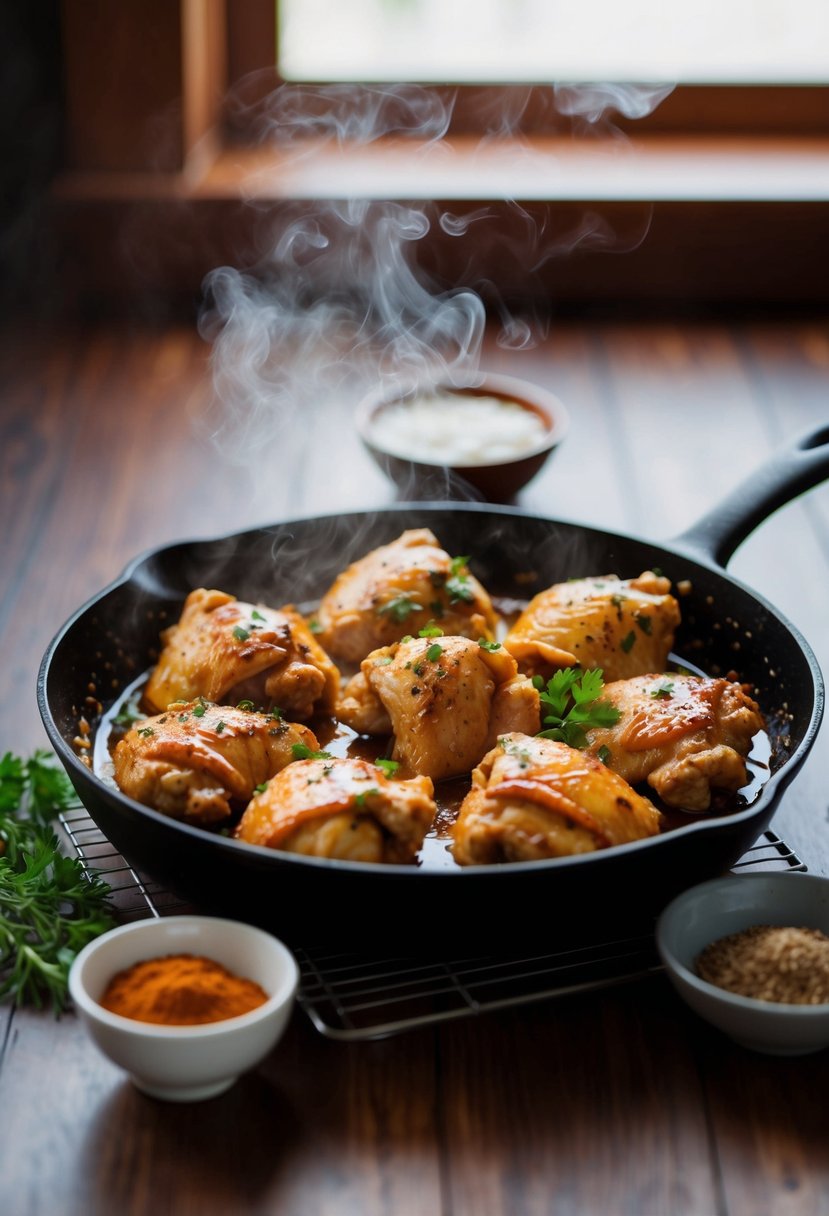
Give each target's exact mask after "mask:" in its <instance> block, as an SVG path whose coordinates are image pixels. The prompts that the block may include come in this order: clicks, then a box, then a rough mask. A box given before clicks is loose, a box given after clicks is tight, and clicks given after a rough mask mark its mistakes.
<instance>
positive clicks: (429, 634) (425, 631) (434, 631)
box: [417, 621, 443, 638]
mask: <svg viewBox="0 0 829 1216" xmlns="http://www.w3.org/2000/svg"><path fill="white" fill-rule="evenodd" d="M417 636H418V637H419V638H442V637H443V630H442V629H441V627H440V625H436V624H435V622H434V621H429V624H428V625H424V627H423V628H422V629H418V631H417Z"/></svg>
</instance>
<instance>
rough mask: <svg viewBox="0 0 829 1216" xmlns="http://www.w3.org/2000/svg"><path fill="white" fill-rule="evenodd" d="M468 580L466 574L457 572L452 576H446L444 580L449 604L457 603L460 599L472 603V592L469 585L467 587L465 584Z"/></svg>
mask: <svg viewBox="0 0 829 1216" xmlns="http://www.w3.org/2000/svg"><path fill="white" fill-rule="evenodd" d="M468 582H469V575H468V574H458V575H456V576H455V577H454V578H448V579H447V580H446V590H447V591H448V592H449V603H450V604H457V603H460V602H461V601H463V603H466V604H471V603H472V601H473V600H474V598H475V596H474V595H473V593H472V589H471V587H467V585H466V584H467V583H468Z"/></svg>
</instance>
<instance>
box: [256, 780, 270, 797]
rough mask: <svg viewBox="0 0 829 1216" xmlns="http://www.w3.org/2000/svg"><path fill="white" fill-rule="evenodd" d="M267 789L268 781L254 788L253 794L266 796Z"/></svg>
mask: <svg viewBox="0 0 829 1216" xmlns="http://www.w3.org/2000/svg"><path fill="white" fill-rule="evenodd" d="M267 788H268V783H267V781H260V782H259V784H258V785H255V786H254V787H253V792H254V794H264V792H265V790H266V789H267Z"/></svg>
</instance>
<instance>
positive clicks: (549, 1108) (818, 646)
mask: <svg viewBox="0 0 829 1216" xmlns="http://www.w3.org/2000/svg"><path fill="white" fill-rule="evenodd" d="M208 355H209V351H208V348H207V347H206V346H205V345H204V344H203V343H202V341H201V340H200V339H199V338H198V337H197V336H196V334H195V332H194V331H193V330H192V329H190V328H188V327H179V328H168V329H164V330H163V331H150V330H139V329H131V328H129V327H126V326H111V327H100V328H97V329H94V330H78V331H76V332H72V331H70V330H68V329H61V330H60V331H59V332H45V331H34V332H31V331H25V330H17V331H15V332H14V333H9V334H7V335H6V337H5V338H4V339H3V341H2V349H1V350H0V360H1V361H2V397H1V398H0V418H1V419H2V425H1V427H0V462H2V482H0V518H1V519H2V532H0V535H1V536H2V542H1V543H2V550H3V560H2V566H0V569H2V576H0V629H1V630H2V632H1V633H0V673H2V693H3V695H2V697H0V751H5V750H8V749H11V750H14V751H17V752H20V753H28V752H30V751H31V750H32V749H33V748H35V747H37V746H41V745H43V744H44V742H45V735H44V732H43V729H42V727H41V725H40V722H39V718H38V715H37V708H36V705H35V697H34V687H35V679H36V672H37V666H38V663H39V660H40V657H41V655H42V653H43V651H44V649H45V648H46V646H47V644H48V642H49V640H50V638H51V636H52V635H53V634H54V632H55V631H56V630H57V629H58V627H59V626H60V625H61V624H62V622H63V621H64V620H65V619H66V617H67V616H68V615H69V614H70V613H71V612H72V611H73V610H74V609H75V608H76V607H77V606H78V605H79V604H81V603H82V602H83V601H84V600H85V599H86V598H88V597H89V596H91V595H92V594H94V593H95V592H96V591H97V590H98V589H99V588H100V587H101V586H103V585H104V584H105V583H107V582H108V581H109V580H110V579H112V578H113V577H115V576H116V575H117V574H118V573H119V571H120V570H121V568H122V567H123V565H124V564H125V563H126V562H127V560H129V559H130V558H131V557H132V556H134V555H135V554H136V553H138V552H139V551H141V550H142V549H144V548H147V547H150V546H155V545H157V544H159V543H162V542H165V541H167V540H172V539H180V538H187V537H195V536H210V535H215V534H217V533H221V532H225V531H230V530H234V529H237V528H240V527H244V526H248V525H256V524H259V523H263V522H269V521H273V520H276V519H279V518H284V517H287V516H293V515H298V514H306V513H316V512H320V511H337V510H339V509H344V508H348V507H377V508H378V509H381V508H382V506H383V505H384V504H386V503H389V502H390V501H392V499H393V492H392V490H391V488H390V487H389V485H388V484H387V483H386V481H385V480H384V478H383V477H382V475H381V474H380V473H379V472H378V471H377V470H376V469H375V468H374V467H373V465H372V464H371V463H370V461H369V460H368V458H367V456H366V455H365V454H364V453H363V452H362V450H361V448H360V445H359V441H358V440H357V438H356V437H355V435H354V432H353V430H352V428H351V426H350V413H349V411H348V409H347V408H346V407H345V406H344V405H343V404H342V402H339V401H337V400H335V399H329V398H325V397H323V396H321V397H320V398H319V399H317V400H315V401H313V402H311V403H307V404H306V405H305V406H304V407H303V409H302V410H301V411H299V412H296V413H294V414H293V415H292V416H291V417H290V418H289V419H287V420H286V424H285V426H283V428H282V429H281V432H280V434H279V435H278V436H277V437H276V439H275V441H274V443H273V444H272V445H271V446H270V447H264V448H263V447H261V446H260V447H258V448H257V449H256V451H255V454H254V457H253V459H252V462H251V463H250V464H249V465H248V466H247V467H245V466H236V465H233V464H231V463H230V462H229V461H228V460H227V459H226V458H225V457H224V456H223V455H222V454H221V452H220V451H219V450H218V449H217V448H216V446H215V445H214V444H213V443H212V442H211V440H210V439H209V437H208V436H207V435H206V434H205V428H204V427H203V426H200V425H199V420H200V419H202V420H203V418H204V410H205V406H206V403H207V401H208V399H209V397H210V392H211V389H210V376H209V369H208ZM483 363H484V365H485V366H486V367H488V368H490V369H491V370H501V371H506V372H512V373H514V374H517V375H523V376H526V377H527V378H529V379H532V380H536V381H538V382H539V383H543V384H545V385H546V386H548V387H549V388H551V389H553V390H554V391H556V392H558V393H559V395H560V396H561V397H562V398H563V399H564V400H565V401H566V403H567V404H568V406H569V408H570V410H571V414H572V430H571V433H570V436H569V437H568V439H567V441H566V443H565V444H564V445H563V447H562V448H561V450H560V451H559V452H558V453H557V454H556V456H555V457H554V459H553V460H552V461H551V462H550V463H549V464H548V466H547V467H546V468H545V469H544V470H543V472H542V473H541V474H540V475H539V477H538V478H537V479H536V481H535V482H534V483H533V484H532V485H531V486H530V487H529V488H528V489H527V490H526V491H525V492H524V494H523V495H522V497H521V500H520V501H521V504H522V505H524V506H526V508H527V509H528V510H531V511H536V512H542V513H545V514H549V515H550V516H552V517H555V518H562V519H567V520H574V521H577V522H583V523H589V524H595V525H600V526H602V525H603V526H607V527H609V528H612V529H618V530H622V531H635V532H637V533H640V534H643V535H645V536H648V537H651V538H653V539H655V540H664V539H669V538H671V537H672V536H674V535H676V534H678V533H679V532H681V531H682V530H683V529H684V528H686V527H687V526H688V525H690V524H691V523H692V522H693V521H694V520H695V519H696V518H697V517H698V516H700V515H701V514H702V513H703V512H704V511H705V510H707V509H708V508H709V507H711V506H713V505H714V504H715V503H716V502H717V501H718V499H719V498H721V497H722V496H723V495H724V494H725V493H726V492H727V491H728V490H729V489H730V488H731V487H732V486H733V485H735V484H736V483H737V482H738V481H739V479H740V478H742V477H743V476H744V475H746V474H748V473H749V472H750V471H751V470H753V469H754V468H755V467H756V466H757V465H759V464H760V463H761V462H762V461H763V460H764V459H765V458H766V457H768V456H769V455H770V454H771V453H772V452H773V451H774V450H775V449H776V448H777V447H778V446H779V445H780V444H781V443H782V442H783V441H784V440H785V439H786V437H787V436H789V435H794V434H797V433H799V432H801V431H803V430H805V429H806V428H807V427H810V426H817V425H820V424H823V423H825V422H827V421H829V326H827V325H826V323H825V320H824V319H823V318H819V319H816V320H813V321H799V322H797V323H794V322H793V323H786V324H783V323H777V324H771V323H769V324H762V325H761V324H752V325H740V324H718V325H693V326H685V325H679V324H672V323H669V322H666V323H663V324H648V325H644V324H643V325H636V326H633V325H631V326H619V325H616V326H602V325H590V326H574V325H569V326H561V327H555V328H553V330H552V331H551V334H550V336H549V338H547V339H545V340H544V341H543V342H542V343H541V344H540V345H539V346H538V347H536V348H535V349H534V350H529V351H524V352H508V351H505V350H503V349H501V348H500V347H499V346H498V345H497V344H496V343H495V342H494V340H488V342H487V344H486V347H485V352H484V358H483ZM828 550H829V486H823V487H821V488H819V489H817V490H814V491H812V492H810V494H809V495H807V496H805V497H804V498H802V499H801V500H799V501H797V502H795V503H792V504H790V505H789V506H787V507H785V508H783V509H782V510H781V511H779V512H778V513H777V514H776V515H775V516H774V517H772V518H771V519H770V520H768V521H767V522H766V523H765V524H764V525H762V527H761V528H760V529H758V531H757V532H756V533H755V534H754V535H753V536H752V537H751V538H750V539H749V540H748V541H747V542H746V543H745V544H744V545H743V546H742V547H741V549H740V550H739V551H738V552H737V554H736V555H735V557H734V559H733V560H732V562H731V564H730V567H729V570H730V573H732V574H735V575H737V576H738V577H740V578H742V579H743V580H744V581H745V582H747V583H748V584H750V585H751V586H752V587H753V588H755V589H756V590H757V591H759V592H761V593H762V594H763V595H765V596H766V597H768V598H769V599H770V600H771V601H772V602H773V603H775V604H776V605H777V606H778V607H779V608H780V609H781V610H782V611H783V612H784V613H785V614H786V615H787V616H788V617H789V618H790V619H791V620H792V621H793V622H794V623H795V624H796V625H797V626H798V627H799V628H800V629H801V630H802V632H803V633H804V634H805V636H806V637H807V638H808V639H809V641H810V642H811V644H812V646H813V647H814V649H815V651H816V653H817V655H818V659H819V660H820V662H821V664H822V665H823V666H824V668H826V667H827V666H829V617H827V610H826V588H827V552H828ZM827 759H829V745H828V744H827V741H826V732H825V731H824V732H823V733H822V734H821V735H820V736H819V737H818V740H817V743H816V745H815V747H814V748H813V750H812V752H811V754H810V756H809V758H808V760H807V762H806V764H805V765H804V767H803V769H802V770H801V772H800V773H799V774H798V776H797V778H796V779H795V781H794V783H793V785H792V786H791V788H790V790H789V791H788V792H787V793H786V795H785V798H784V800H783V803H782V805H781V806H780V809H779V811H778V812H777V814H776V816H775V820H774V823H773V827H774V828H775V830H776V831H777V832H778V833H779V834H780V835H782V836H783V837H784V838H785V839H786V840H787V841H788V842H789V843H790V844H791V845H792V846H793V847H794V848H795V849H796V851H797V852H798V853H799V854H800V856H801V857H802V858H803V859H804V861H806V862H807V864H808V866H809V869H810V870H812V871H813V872H816V873H822V874H829V813H828V810H827V808H829V795H827V792H826V784H825V779H824V773H825V769H826V761H827ZM827 1091H829V1054H827V1053H825V1052H824V1053H821V1054H818V1055H815V1056H811V1057H806V1058H803V1059H794V1060H781V1059H773V1058H771V1057H764V1056H760V1055H755V1054H752V1053H750V1052H748V1051H745V1050H743V1049H741V1048H738V1047H736V1046H734V1045H732V1044H731V1043H730V1042H729V1041H728V1040H727V1039H725V1038H723V1037H722V1036H720V1035H719V1034H718V1033H717V1032H715V1031H714V1030H712V1029H710V1028H708V1027H707V1026H706V1025H704V1024H703V1023H701V1022H699V1021H698V1020H696V1019H695V1018H694V1017H693V1016H692V1015H691V1014H690V1013H688V1012H687V1011H686V1009H685V1008H684V1006H682V1005H681V1004H680V1002H679V1001H678V1000H677V998H675V997H674V995H673V993H672V991H671V990H670V989H669V987H668V984H667V982H666V981H665V980H664V978H663V977H662V976H661V975H658V976H654V977H652V978H649V979H647V980H645V981H641V982H638V983H635V984H631V985H628V986H625V987H622V988H618V989H611V990H606V991H603V992H600V993H598V994H596V993H594V994H592V995H583V996H578V997H569V998H566V999H561V1000H558V1001H555V1002H547V1003H544V1004H540V1005H536V1006H532V1007H528V1008H524V1009H520V1010H512V1011H504V1012H501V1013H497V1014H488V1015H486V1016H482V1017H479V1018H469V1019H465V1020H463V1021H459V1022H455V1023H453V1024H447V1025H445V1026H443V1027H440V1028H424V1029H421V1030H418V1031H415V1032H412V1033H409V1034H406V1035H402V1036H398V1037H395V1038H391V1039H388V1040H385V1041H382V1042H376V1043H364V1044H359V1043H352V1044H341V1043H335V1042H330V1041H327V1040H325V1039H323V1038H322V1037H321V1036H319V1035H318V1034H317V1032H316V1031H315V1030H314V1029H313V1028H312V1027H311V1025H310V1023H309V1022H308V1021H307V1020H306V1019H305V1018H304V1016H303V1015H302V1014H300V1013H299V1012H297V1013H296V1015H295V1017H294V1019H293V1021H292V1024H291V1026H290V1029H289V1032H288V1034H287V1036H286V1038H285V1039H284V1040H283V1041H282V1043H281V1044H280V1045H279V1046H278V1047H277V1049H276V1050H275V1052H274V1053H273V1055H272V1056H271V1058H270V1059H269V1060H268V1061H267V1062H266V1063H265V1065H263V1066H262V1067H261V1068H259V1069H257V1070H256V1071H254V1072H253V1073H250V1074H248V1075H246V1076H245V1077H243V1078H242V1079H241V1080H240V1081H239V1082H238V1083H237V1084H236V1085H235V1086H234V1087H233V1089H232V1090H230V1091H229V1092H228V1093H227V1094H226V1095H224V1096H222V1097H220V1098H218V1099H215V1100H213V1101H210V1102H206V1103H202V1104H199V1105H193V1106H188V1107H177V1106H173V1105H170V1106H168V1105H165V1104H163V1103H159V1102H156V1101H153V1100H151V1099H148V1098H145V1097H142V1096H141V1095H140V1094H139V1093H138V1092H137V1091H135V1090H134V1089H133V1088H132V1086H131V1085H130V1083H129V1082H128V1081H126V1080H125V1079H124V1077H123V1075H122V1074H121V1073H119V1072H118V1070H117V1069H115V1068H114V1067H113V1066H111V1065H110V1064H109V1063H108V1062H107V1061H106V1060H105V1059H104V1058H103V1057H102V1056H100V1055H99V1054H98V1052H97V1051H96V1049H95V1048H94V1047H93V1046H92V1044H91V1042H90V1041H89V1040H88V1038H87V1037H86V1035H85V1033H84V1032H83V1030H82V1028H81V1027H80V1025H79V1024H78V1022H77V1021H76V1019H75V1017H74V1015H72V1014H69V1015H66V1016H64V1017H63V1018H61V1019H60V1020H59V1021H56V1020H55V1019H54V1018H53V1017H52V1016H51V1015H49V1014H38V1013H35V1012H32V1011H29V1010H19V1011H15V1012H12V1011H11V1010H10V1009H9V1008H8V1007H2V1008H0V1180H2V1181H1V1182H0V1210H1V1211H2V1212H3V1214H4V1216H33V1214H38V1216H41V1214H46V1213H49V1214H51V1213H59V1214H66V1216H82V1214H83V1216H97V1214H101V1216H109V1214H110V1213H114V1212H118V1213H122V1212H123V1213H135V1214H140V1216H143V1214H144V1213H150V1212H153V1213H164V1212H175V1213H176V1214H177V1216H178V1214H183V1216H184V1214H186V1213H190V1212H192V1213H194V1214H195V1213H198V1214H199V1216H211V1214H213V1213H236V1212H251V1213H280V1214H282V1213H286V1214H294V1213H296V1214H297V1216H305V1214H306V1213H309V1214H310V1213H336V1214H337V1216H339V1214H341V1213H342V1214H350V1213H354V1214H359V1216H362V1214H373V1213H385V1214H394V1216H410V1214H415V1213H423V1214H424V1216H425V1214H429V1216H431V1214H434V1213H442V1214H444V1216H450V1214H452V1216H466V1214H467V1213H475V1214H476V1216H478V1214H489V1213H492V1214H493V1216H494V1214H500V1213H504V1214H509V1216H512V1214H513V1213H522V1214H526V1216H531V1214H532V1216H535V1214H537V1213H538V1214H540V1213H556V1216H569V1214H571V1213H572V1214H573V1216H583V1214H584V1213H591V1214H592V1213H597V1212H606V1213H610V1214H613V1216H616V1214H621V1213H631V1214H632V1216H663V1214H667V1213H676V1214H678V1216H696V1214H699V1216H712V1214H715V1213H716V1214H717V1216H743V1214H747V1216H748V1214H751V1216H755V1214H758V1216H759V1214H763V1213H775V1214H777V1213H781V1214H789V1213H791V1214H794V1213H796V1214H797V1216H806V1214H808V1213H826V1212H829V1119H827V1115H826V1093H827Z"/></svg>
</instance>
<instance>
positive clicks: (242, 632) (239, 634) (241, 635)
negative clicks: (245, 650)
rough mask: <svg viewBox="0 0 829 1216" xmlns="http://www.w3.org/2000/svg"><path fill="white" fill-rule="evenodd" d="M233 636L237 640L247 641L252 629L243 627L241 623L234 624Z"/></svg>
mask: <svg viewBox="0 0 829 1216" xmlns="http://www.w3.org/2000/svg"><path fill="white" fill-rule="evenodd" d="M233 636H234V637H235V639H236V641H237V642H246V641H247V640H248V638H249V637H250V630H249V629H243V628H242V626H241V625H234V626H233Z"/></svg>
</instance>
